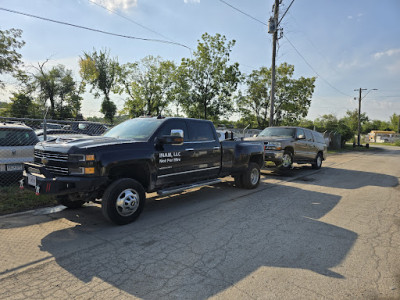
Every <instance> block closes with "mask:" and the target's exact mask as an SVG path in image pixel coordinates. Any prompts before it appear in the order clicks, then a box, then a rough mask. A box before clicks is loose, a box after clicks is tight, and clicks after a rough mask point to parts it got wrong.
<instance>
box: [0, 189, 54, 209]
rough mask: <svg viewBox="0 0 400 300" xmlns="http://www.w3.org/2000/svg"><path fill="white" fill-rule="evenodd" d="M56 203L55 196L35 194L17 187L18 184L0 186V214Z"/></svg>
mask: <svg viewBox="0 0 400 300" xmlns="http://www.w3.org/2000/svg"><path fill="white" fill-rule="evenodd" d="M55 204H57V201H56V199H55V197H52V196H48V195H39V196H36V195H35V193H34V192H33V191H30V190H26V189H23V190H21V189H19V187H18V185H10V186H2V187H0V215H5V214H10V213H16V212H21V211H26V210H30V209H34V208H39V207H46V206H52V205H55Z"/></svg>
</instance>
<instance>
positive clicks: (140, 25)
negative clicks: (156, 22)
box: [87, 0, 175, 42]
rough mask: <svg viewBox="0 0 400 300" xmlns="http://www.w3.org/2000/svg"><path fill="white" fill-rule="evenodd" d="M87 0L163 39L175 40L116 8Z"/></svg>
mask: <svg viewBox="0 0 400 300" xmlns="http://www.w3.org/2000/svg"><path fill="white" fill-rule="evenodd" d="M87 1H88V2H90V3H92V4H94V5H97V6H98V7H101V8H103V9H105V10H107V11H108V12H110V13H113V14H115V15H117V16H119V17H121V18H123V19H125V20H127V21H129V22H131V23H133V24H135V25H137V26H139V27H142V28H143V29H146V30H148V31H150V32H152V33H154V34H156V35H158V36H161V37H162V38H164V39H166V40H169V41H171V42H175V41H173V40H172V39H170V38H169V37H166V36H165V35H163V34H161V33H159V32H157V31H155V30H153V29H151V28H149V27H147V26H145V25H142V24H140V23H139V22H136V21H135V20H132V19H130V18H128V17H126V16H124V15H123V14H120V13H118V12H117V11H116V10H113V9H110V8H107V7H106V6H104V5H101V4H100V3H97V2H95V1H93V0H87Z"/></svg>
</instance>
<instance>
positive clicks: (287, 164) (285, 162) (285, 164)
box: [278, 151, 293, 171]
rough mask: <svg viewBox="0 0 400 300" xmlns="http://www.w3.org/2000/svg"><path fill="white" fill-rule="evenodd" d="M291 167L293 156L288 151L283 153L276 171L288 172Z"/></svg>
mask: <svg viewBox="0 0 400 300" xmlns="http://www.w3.org/2000/svg"><path fill="white" fill-rule="evenodd" d="M292 165H293V154H292V152H290V151H285V152H283V155H282V162H281V163H280V164H279V165H278V169H279V170H282V171H286V170H290V169H291V168H292Z"/></svg>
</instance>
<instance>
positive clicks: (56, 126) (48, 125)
mask: <svg viewBox="0 0 400 300" xmlns="http://www.w3.org/2000/svg"><path fill="white" fill-rule="evenodd" d="M40 128H44V123H42V124H40ZM46 128H47V129H62V128H63V125H61V124H57V123H46Z"/></svg>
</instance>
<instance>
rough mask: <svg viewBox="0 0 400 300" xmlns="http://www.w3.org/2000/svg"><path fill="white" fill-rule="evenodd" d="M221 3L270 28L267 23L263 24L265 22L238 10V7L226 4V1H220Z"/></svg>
mask: <svg viewBox="0 0 400 300" xmlns="http://www.w3.org/2000/svg"><path fill="white" fill-rule="evenodd" d="M219 1H220V2H222V3H224V4H225V5H228V6H229V7H230V8H233V9H234V10H236V11H238V12H240V13H241V14H243V15H245V16H247V17H249V18H250V19H253V20H254V21H256V22H258V23H261V24H263V25H265V26H268V24H267V23H265V22H263V21H261V20H259V19H257V18H255V17H253V16H252V15H249V14H248V13H245V12H244V11H242V10H240V9H239V8H237V7H235V6H233V5H231V4H229V3H227V2H225V1H224V0H219Z"/></svg>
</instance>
